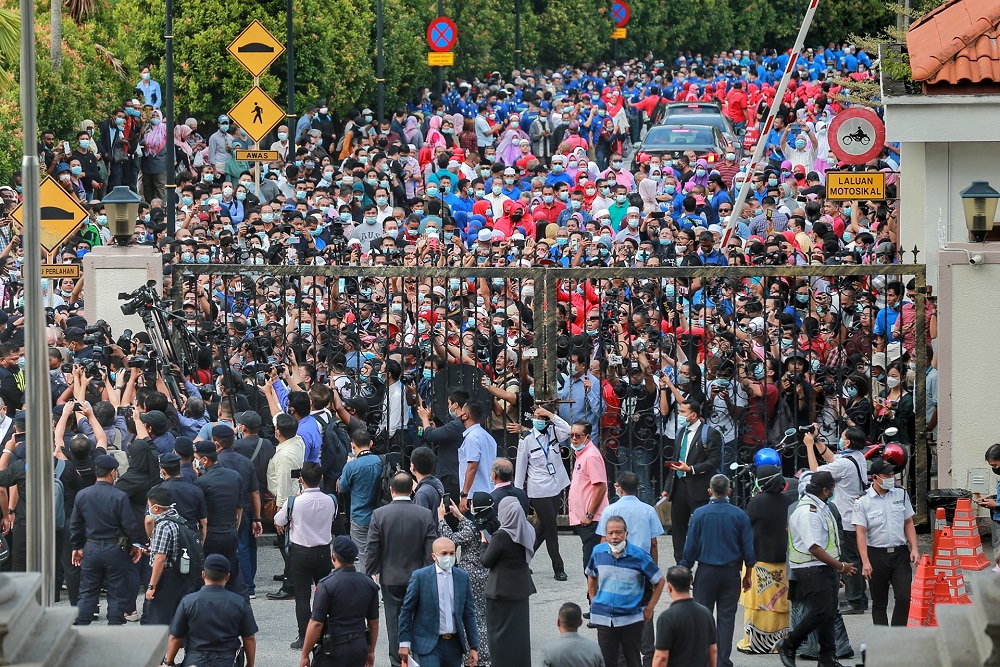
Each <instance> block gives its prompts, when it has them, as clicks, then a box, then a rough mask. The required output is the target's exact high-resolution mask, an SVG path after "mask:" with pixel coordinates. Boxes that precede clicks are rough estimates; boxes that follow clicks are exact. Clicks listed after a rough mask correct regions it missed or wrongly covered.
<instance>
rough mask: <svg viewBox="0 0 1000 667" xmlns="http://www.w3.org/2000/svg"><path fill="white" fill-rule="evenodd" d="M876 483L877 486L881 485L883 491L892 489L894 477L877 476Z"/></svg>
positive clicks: (894, 481)
mask: <svg viewBox="0 0 1000 667" xmlns="http://www.w3.org/2000/svg"><path fill="white" fill-rule="evenodd" d="M878 483H879V486H881V487H882V490H883V491H891V490H892V489H894V488H896V478H895V477H886V478H882V477H879V480H878Z"/></svg>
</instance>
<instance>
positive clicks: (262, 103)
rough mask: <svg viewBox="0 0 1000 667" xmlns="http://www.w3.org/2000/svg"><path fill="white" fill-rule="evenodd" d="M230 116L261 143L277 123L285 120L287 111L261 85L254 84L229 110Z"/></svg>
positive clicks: (252, 137)
mask: <svg viewBox="0 0 1000 667" xmlns="http://www.w3.org/2000/svg"><path fill="white" fill-rule="evenodd" d="M229 117H230V118H231V119H233V120H234V121H235V122H236V124H237V125H239V126H240V128H242V129H243V130H244V131H246V133H247V134H248V135H249V136H250V138H251V139H253V140H254V141H255V142H257V143H260V140H261V139H263V138H264V137H266V136H267V133H268V132H270V131H271V130H272V129H273V128H274V126H275V125H277V124H278V123H279V122H281V121H282V120H284V118H285V112H284V111H283V110H282V109H281V107H279V106H278V105H277V104H275V102H274V100H272V99H271V98H270V97H268V96H267V93H265V92H264V91H263V90H262V89H261V87H260V86H254V87H253V88H251V89H250V92H249V93H247V94H246V95H245V96H244V97H243V99H242V100H240V101H239V102H237V103H236V106H234V107H233V108H232V109H230V110H229Z"/></svg>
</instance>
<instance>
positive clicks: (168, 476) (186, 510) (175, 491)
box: [146, 452, 208, 542]
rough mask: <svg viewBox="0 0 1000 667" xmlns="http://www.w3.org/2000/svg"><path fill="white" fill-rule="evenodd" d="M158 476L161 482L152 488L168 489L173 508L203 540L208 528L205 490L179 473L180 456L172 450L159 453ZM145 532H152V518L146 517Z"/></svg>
mask: <svg viewBox="0 0 1000 667" xmlns="http://www.w3.org/2000/svg"><path fill="white" fill-rule="evenodd" d="M160 478H161V479H163V482H161V483H160V484H158V485H157V486H156V487H153V488H164V489H167V490H168V491H170V498H171V500H172V503H173V506H174V509H175V510H177V514H179V515H180V517H181V518H182V519H184V520H185V521H187V523H188V525H189V526H191V528H192V530H196V531H198V532H199V533H200V534H201V541H202V542H204V541H205V531H206V530H207V528H208V506H207V505H206V503H205V492H204V491H202V490H201V488H200V487H198V486H197V485H195V484H193V483H191V482H189V481H187V480H186V479H184V477H182V475H181V457H179V456H178V455H177V454H175V453H174V452H168V453H166V454H161V455H160ZM146 532H147V533H148V534H150V535H151V534H152V532H153V519H152V517H150V516H147V517H146Z"/></svg>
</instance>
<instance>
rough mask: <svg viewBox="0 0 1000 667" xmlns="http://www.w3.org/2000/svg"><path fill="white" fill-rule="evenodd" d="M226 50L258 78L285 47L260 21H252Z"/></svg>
mask: <svg viewBox="0 0 1000 667" xmlns="http://www.w3.org/2000/svg"><path fill="white" fill-rule="evenodd" d="M226 50H227V51H229V53H231V54H232V56H233V57H234V58H236V60H238V61H240V64H241V65H243V66H244V67H245V68H247V70H248V71H249V72H250V73H251V74H253V75H254V76H260V75H261V73H262V72H263V71H264V70H266V69H267V68H268V67H270V66H271V63H273V62H274V61H275V60H277V59H278V56H280V55H281V54H282V53H283V52H284V50H285V47H284V45H283V44H282V43H281V42H279V41H278V40H276V39H275V38H274V35H272V34H271V33H269V32H268V31H267V28H265V27H264V25H263V24H262V23H261V22H260V21H258V20H256V19H254V21H253V22H252V23H251V24H250V25H248V26H247V27H246V29H245V30H243V32H241V33H240V34H239V36H238V37H237V38H236V39H234V40H233V43H232V44H230V45H229V47H228V48H227V49H226Z"/></svg>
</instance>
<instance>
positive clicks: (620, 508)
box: [597, 495, 663, 553]
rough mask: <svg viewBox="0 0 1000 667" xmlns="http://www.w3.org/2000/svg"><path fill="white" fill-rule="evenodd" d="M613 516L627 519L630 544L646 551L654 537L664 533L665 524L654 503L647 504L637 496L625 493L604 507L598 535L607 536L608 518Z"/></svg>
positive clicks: (648, 550) (648, 551)
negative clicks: (661, 520)
mask: <svg viewBox="0 0 1000 667" xmlns="http://www.w3.org/2000/svg"><path fill="white" fill-rule="evenodd" d="M613 516H618V517H621V518H622V519H624V520H625V525H626V526H628V541H629V544H634V545H635V546H637V547H639V548H640V549H642V550H643V551H645V552H646V553H650V549H651V548H652V542H653V539H654V538H655V537H658V536H659V535H662V534H663V524H662V523H661V522H660V517H659V516H657V514H656V510H655V509H654V508H653V506H652V505H647V504H646V503H644V502H642V501H641V500H639V498H638V497H636V496H625V495H623V496H621V497H620V498H619V499H618V500H617V501H615V502H613V503H611V504H610V505H608V506H607V507H606V508H604V512H603V513H602V514H601V519H600V522H599V523H598V524H597V534H598V535H600V536H602V537H604V536H605V526H606V524H607V522H608V519H609V518H611V517H613Z"/></svg>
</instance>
